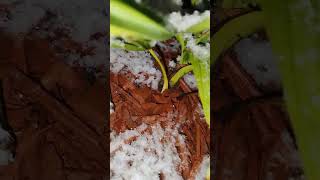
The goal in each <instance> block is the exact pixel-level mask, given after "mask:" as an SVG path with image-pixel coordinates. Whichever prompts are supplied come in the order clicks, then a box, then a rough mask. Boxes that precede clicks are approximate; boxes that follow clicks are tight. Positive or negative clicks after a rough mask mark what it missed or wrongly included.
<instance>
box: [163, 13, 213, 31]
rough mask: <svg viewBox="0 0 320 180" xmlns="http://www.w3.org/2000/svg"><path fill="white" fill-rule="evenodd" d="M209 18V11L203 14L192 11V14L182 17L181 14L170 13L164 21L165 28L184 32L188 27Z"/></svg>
mask: <svg viewBox="0 0 320 180" xmlns="http://www.w3.org/2000/svg"><path fill="white" fill-rule="evenodd" d="M208 17H210V11H209V10H206V11H204V12H203V13H200V12H199V11H194V12H193V14H185V15H182V14H181V12H172V13H170V14H169V15H168V16H167V18H166V20H167V26H168V28H170V29H173V30H175V31H177V32H185V31H186V30H187V29H188V28H189V27H191V26H193V25H195V24H197V23H199V22H201V21H203V20H204V19H205V18H208Z"/></svg>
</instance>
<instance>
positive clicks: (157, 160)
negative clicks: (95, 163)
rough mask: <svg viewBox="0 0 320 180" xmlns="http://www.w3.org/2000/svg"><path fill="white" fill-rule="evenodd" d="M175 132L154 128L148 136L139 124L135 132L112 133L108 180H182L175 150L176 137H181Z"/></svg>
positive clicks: (178, 159)
mask: <svg viewBox="0 0 320 180" xmlns="http://www.w3.org/2000/svg"><path fill="white" fill-rule="evenodd" d="M177 128H178V126H176V127H173V128H165V129H163V128H162V127H161V126H160V124H156V125H153V126H152V127H151V129H152V132H151V133H150V132H149V131H147V130H146V129H147V125H146V124H142V125H141V126H139V127H138V128H136V129H135V130H127V131H125V132H123V133H120V134H116V133H115V132H112V133H111V143H110V152H111V162H110V168H111V179H112V180H116V179H125V180H160V174H161V175H162V176H163V177H164V179H175V180H182V179H183V178H182V176H181V174H180V173H179V171H178V170H177V169H178V166H179V164H180V162H181V160H180V158H179V155H178V152H177V149H176V147H175V143H176V137H177V136H181V135H179V133H178V130H177ZM179 139H181V138H179ZM182 139H184V138H182ZM130 140H131V142H130V143H129V142H128V141H130ZM180 143H184V142H180Z"/></svg>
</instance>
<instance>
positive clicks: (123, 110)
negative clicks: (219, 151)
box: [110, 40, 210, 179]
mask: <svg viewBox="0 0 320 180" xmlns="http://www.w3.org/2000/svg"><path fill="white" fill-rule="evenodd" d="M170 43H172V41H171V40H170V41H168V42H166V44H167V45H168V44H169V45H170ZM158 52H159V53H158V54H160V55H161V59H162V61H163V62H165V64H166V65H167V64H168V60H170V59H172V58H173V57H174V58H175V57H176V56H177V51H176V50H174V49H172V48H171V47H170V46H167V47H165V46H163V47H161V48H159V49H158ZM132 76H133V75H132V74H130V73H127V74H111V76H110V86H111V97H112V102H113V103H114V105H115V112H114V113H112V114H111V118H110V127H111V129H112V130H114V131H116V132H118V133H120V132H124V131H125V130H128V129H134V128H136V127H138V126H139V125H141V124H142V123H145V124H147V125H148V126H149V127H150V126H152V125H154V124H156V123H159V122H160V124H161V126H162V127H163V128H165V127H168V126H173V125H176V124H179V125H180V128H179V130H178V131H179V133H180V134H183V135H185V137H186V138H185V145H182V144H179V143H177V144H176V147H177V149H178V153H179V157H180V159H181V165H180V166H179V167H178V171H179V172H180V173H181V175H182V176H183V178H184V179H194V177H195V175H196V174H197V170H198V168H199V166H200V163H201V161H202V159H203V157H204V155H206V154H209V144H210V131H209V127H208V125H207V124H206V122H205V120H204V116H203V113H202V112H201V110H200V109H199V108H200V101H199V99H198V96H197V94H196V93H193V92H192V91H191V89H190V88H189V87H188V86H187V85H186V83H185V82H184V81H183V80H182V79H181V80H180V83H179V85H178V86H177V87H175V88H170V89H169V90H167V91H165V92H164V93H162V94H161V93H160V91H155V90H152V89H151V88H148V87H145V86H140V87H138V86H137V85H135V84H134V83H133V82H131V81H130V79H131V78H132ZM128 141H130V140H128ZM177 142H179V141H177Z"/></svg>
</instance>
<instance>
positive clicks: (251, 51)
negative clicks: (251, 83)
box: [234, 38, 281, 89]
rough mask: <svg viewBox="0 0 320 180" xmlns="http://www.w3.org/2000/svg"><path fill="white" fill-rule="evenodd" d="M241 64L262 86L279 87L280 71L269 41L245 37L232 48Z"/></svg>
mask: <svg viewBox="0 0 320 180" xmlns="http://www.w3.org/2000/svg"><path fill="white" fill-rule="evenodd" d="M234 50H235V52H236V54H237V57H238V60H239V62H240V64H241V66H242V67H243V68H244V69H245V70H246V71H247V72H248V73H249V74H251V75H252V76H253V78H254V79H255V81H256V82H257V83H258V84H259V85H262V86H268V85H273V86H274V88H276V89H280V88H281V78H280V73H279V71H278V68H277V63H276V60H277V59H276V57H275V55H274V54H273V52H272V47H271V44H270V42H267V41H258V40H254V39H251V38H245V39H243V40H241V41H239V42H238V43H237V44H236V45H235V48H234Z"/></svg>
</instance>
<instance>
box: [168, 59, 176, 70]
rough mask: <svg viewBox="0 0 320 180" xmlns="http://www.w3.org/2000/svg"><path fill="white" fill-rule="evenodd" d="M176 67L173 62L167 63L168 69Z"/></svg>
mask: <svg viewBox="0 0 320 180" xmlns="http://www.w3.org/2000/svg"><path fill="white" fill-rule="evenodd" d="M176 66H177V64H176V62H174V61H173V60H171V61H169V67H170V68H175V67H176Z"/></svg>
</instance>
